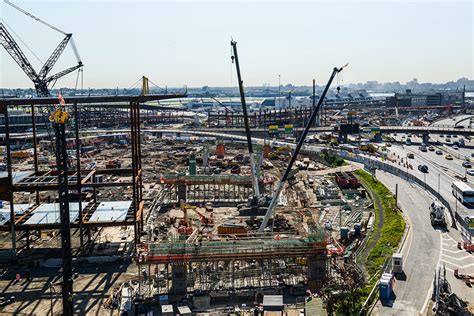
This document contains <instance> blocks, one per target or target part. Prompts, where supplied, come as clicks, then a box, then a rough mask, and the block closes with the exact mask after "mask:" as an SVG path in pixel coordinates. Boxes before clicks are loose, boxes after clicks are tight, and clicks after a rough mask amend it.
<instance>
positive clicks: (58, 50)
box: [38, 34, 72, 78]
mask: <svg viewBox="0 0 474 316" xmlns="http://www.w3.org/2000/svg"><path fill="white" fill-rule="evenodd" d="M71 36H72V34H67V35H66V37H65V38H64V39H63V40H62V41H61V42H60V43H59V45H58V46H57V47H56V49H55V50H54V51H53V53H52V54H51V56H49V58H48V60H47V61H46V62H45V63H44V65H43V67H42V68H41V70H40V72H39V74H38V76H39V77H41V78H45V77H46V76H47V75H48V73H49V72H50V71H51V69H53V67H54V65H55V64H56V62H57V61H58V59H59V56H61V54H62V52H63V51H64V49H65V48H66V45H67V43H68V42H69V40H70V39H71Z"/></svg>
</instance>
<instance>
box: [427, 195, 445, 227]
mask: <svg viewBox="0 0 474 316" xmlns="http://www.w3.org/2000/svg"><path fill="white" fill-rule="evenodd" d="M430 219H431V226H446V218H445V217H444V206H443V205H442V204H441V203H440V202H438V201H434V202H433V203H431V205H430Z"/></svg>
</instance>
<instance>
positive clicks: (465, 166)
mask: <svg viewBox="0 0 474 316" xmlns="http://www.w3.org/2000/svg"><path fill="white" fill-rule="evenodd" d="M462 166H463V167H464V168H472V165H471V163H470V162H469V161H464V162H463V163H462Z"/></svg>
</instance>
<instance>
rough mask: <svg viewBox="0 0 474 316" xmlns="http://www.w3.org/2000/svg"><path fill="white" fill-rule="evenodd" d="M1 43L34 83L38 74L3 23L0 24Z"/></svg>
mask: <svg viewBox="0 0 474 316" xmlns="http://www.w3.org/2000/svg"><path fill="white" fill-rule="evenodd" d="M0 43H1V44H2V46H3V47H4V48H5V49H6V51H7V52H8V54H10V56H12V58H13V60H15V62H16V63H17V64H18V66H20V68H21V69H22V70H23V71H24V72H25V74H26V75H27V76H28V78H30V79H31V81H33V82H34V81H35V80H36V79H37V78H38V74H37V73H36V71H35V70H34V68H33V66H32V65H31V63H30V61H29V60H28V58H26V56H25V54H24V53H23V51H22V50H21V48H20V46H18V44H17V43H16V41H15V39H14V38H13V37H12V36H11V34H10V33H9V32H8V31H7V28H6V27H5V26H4V25H3V23H2V22H0Z"/></svg>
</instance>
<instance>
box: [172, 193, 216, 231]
mask: <svg viewBox="0 0 474 316" xmlns="http://www.w3.org/2000/svg"><path fill="white" fill-rule="evenodd" d="M179 207H180V209H181V210H182V211H183V214H184V216H183V218H180V219H179V222H178V224H179V225H178V233H179V234H180V235H191V234H192V233H193V227H192V225H191V222H190V221H189V218H188V210H193V211H194V213H196V214H197V215H198V216H199V219H200V221H201V223H202V225H203V226H204V227H210V226H213V225H214V220H213V219H212V218H211V217H207V216H205V215H203V214H202V213H201V212H199V211H198V210H197V209H196V208H197V206H195V205H191V204H188V203H186V202H183V201H181V202H180V205H179ZM176 220H177V218H174V217H173V218H170V220H169V223H170V224H172V225H173V224H174V223H176Z"/></svg>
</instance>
